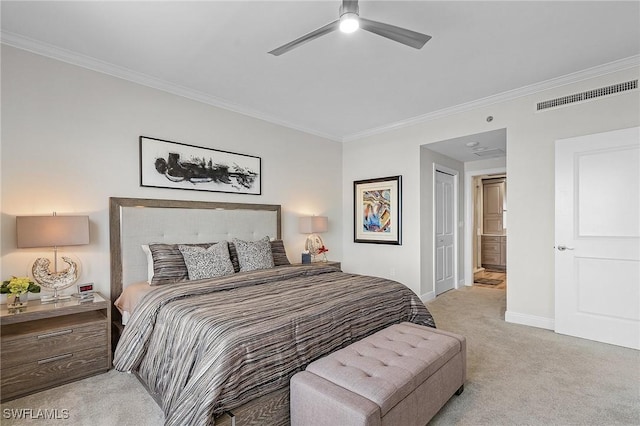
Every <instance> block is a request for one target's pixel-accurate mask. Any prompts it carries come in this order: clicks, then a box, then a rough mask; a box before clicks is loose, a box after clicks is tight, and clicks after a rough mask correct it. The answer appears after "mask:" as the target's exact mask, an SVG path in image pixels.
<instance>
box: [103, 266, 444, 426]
mask: <svg viewBox="0 0 640 426" xmlns="http://www.w3.org/2000/svg"><path fill="white" fill-rule="evenodd" d="M402 321H411V322H415V323H418V324H423V325H428V326H432V327H435V324H434V322H433V318H432V317H431V315H430V314H429V312H428V311H427V309H426V307H425V306H424V304H423V303H422V302H421V301H420V299H419V298H418V297H417V296H416V295H415V294H414V293H413V292H412V291H411V290H409V289H408V288H407V287H405V286H404V285H402V284H400V283H397V282H394V281H389V280H386V279H383V278H375V277H367V276H362V275H353V274H346V273H343V272H339V271H338V270H337V269H335V268H333V267H331V266H314V267H308V266H289V267H279V268H274V269H270V270H263V271H254V272H248V273H239V274H234V275H231V276H227V277H223V278H215V279H210V280H199V281H192V282H185V283H177V284H171V285H167V286H162V287H161V288H159V289H158V290H157V291H153V292H152V293H150V294H149V295H147V296H145V298H144V299H143V300H142V302H141V304H140V305H139V306H138V307H137V308H136V311H135V312H134V314H133V315H132V317H131V319H130V320H129V323H128V325H127V326H126V327H125V330H124V333H123V335H122V337H121V339H120V342H119V343H118V347H117V348H116V351H115V356H114V361H113V363H114V366H115V368H116V369H117V370H119V371H136V372H137V373H138V374H139V376H140V377H141V378H142V379H143V380H144V381H145V382H146V384H147V386H148V387H149V390H150V392H152V393H155V394H158V395H160V399H161V401H160V403H161V406H162V409H163V410H164V413H165V423H166V424H167V425H187V424H189V425H206V424H211V423H212V420H211V419H213V417H214V416H215V415H217V414H220V413H222V412H224V411H226V410H231V409H233V408H235V407H238V406H240V405H242V404H244V403H246V402H248V401H250V400H252V399H254V398H257V397H259V396H262V395H265V394H267V393H270V392H272V391H275V390H278V389H282V388H284V387H286V386H288V384H289V379H290V378H291V376H292V375H293V374H294V373H296V372H297V371H300V370H301V369H304V367H305V366H306V365H307V364H308V363H310V362H311V361H313V360H315V359H317V358H319V357H321V356H324V355H326V354H328V353H330V352H332V351H334V350H336V349H338V348H340V347H343V346H346V345H348V344H349V343H351V342H353V341H355V340H358V339H361V338H363V337H365V336H367V335H369V334H371V333H373V332H375V331H378V330H380V329H382V328H384V327H386V326H388V325H390V324H393V323H398V322H402Z"/></svg>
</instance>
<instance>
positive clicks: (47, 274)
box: [16, 213, 89, 302]
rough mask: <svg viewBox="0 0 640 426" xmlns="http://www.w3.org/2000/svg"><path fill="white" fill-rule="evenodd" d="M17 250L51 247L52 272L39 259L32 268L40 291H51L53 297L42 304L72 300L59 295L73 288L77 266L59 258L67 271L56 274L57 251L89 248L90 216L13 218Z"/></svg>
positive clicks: (47, 263)
mask: <svg viewBox="0 0 640 426" xmlns="http://www.w3.org/2000/svg"><path fill="white" fill-rule="evenodd" d="M16 234H17V243H18V244H17V245H18V248H33V247H53V253H54V255H53V261H54V267H53V272H51V271H50V269H49V265H50V263H51V262H50V261H49V259H47V258H43V257H40V258H38V259H36V260H35V262H34V263H33V266H32V268H31V272H32V275H33V279H34V280H35V281H36V282H37V283H38V284H39V285H40V286H41V287H43V288H45V289H48V290H53V296H45V295H42V296H41V298H40V300H41V301H42V302H56V301H58V300H63V299H69V298H70V297H71V296H68V295H60V294H58V290H63V289H65V288H67V287H69V286H71V285H73V284H74V283H75V282H76V281H77V280H78V277H79V275H80V270H79V266H78V264H77V263H76V262H74V261H73V260H72V259H71V258H69V257H66V256H62V260H63V261H64V262H65V263H66V264H67V265H69V266H68V268H66V269H64V270H62V271H58V247H64V246H78V245H85V244H89V216H58V215H56V214H55V213H54V214H53V216H18V217H16Z"/></svg>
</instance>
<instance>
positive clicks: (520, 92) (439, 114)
mask: <svg viewBox="0 0 640 426" xmlns="http://www.w3.org/2000/svg"><path fill="white" fill-rule="evenodd" d="M638 66H640V55H635V56H630V57H628V58H624V59H620V60H617V61H613V62H609V63H606V64H603V65H598V66H595V67H592V68H587V69H585V70H582V71H577V72H574V73H571V74H567V75H563V76H560V77H556V78H552V79H550V80H545V81H542V82H539V83H534V84H531V85H529V86H524V87H520V88H518V89H514V90H509V91H507V92H502V93H498V94H496V95H492V96H488V97H486V98H481V99H476V100H475V101H471V102H466V103H464V104H459V105H455V106H452V107H449V108H443V109H441V110H438V111H434V112H430V113H427V114H423V115H419V116H417V117H413V118H409V119H407V120H402V121H397V122H394V123H390V124H386V125H384V126H380V127H375V128H372V129H368V130H365V131H362V132H358V133H353V134H351V135H347V136H344V137H343V138H342V142H351V141H355V140H358V139H362V138H366V137H369V136H375V135H379V134H382V133H387V132H391V131H393V130H398V129H402V128H404V127H409V126H414V125H417V124H420V123H425V122H427V121H432V120H436V119H438V118H443V117H446V116H449V115H454V114H460V113H462V112H466V111H470V110H473V109H476V108H481V107H485V106H489V105H493V104H497V103H500V102H506V101H511V100H513V99H517V98H521V97H523V96H529V95H533V94H535V93H539V92H543V91H545V90H549V89H555V88H558V87H561V86H566V85H568V84H572V83H577V82H580V81H584V80H588V79H591V78H595V77H600V76H603V75H607V74H611V73H614V72H617V71H623V70H626V69H629V68H633V67H638Z"/></svg>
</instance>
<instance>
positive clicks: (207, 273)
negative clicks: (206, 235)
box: [178, 241, 235, 280]
mask: <svg viewBox="0 0 640 426" xmlns="http://www.w3.org/2000/svg"><path fill="white" fill-rule="evenodd" d="M178 249H179V250H180V253H182V257H183V258H184V263H185V265H187V272H188V273H189V279H190V280H201V279H204V278H213V277H221V276H224V275H231V274H233V273H234V272H235V271H234V270H233V264H232V263H231V259H230V258H229V247H228V246H227V242H226V241H221V242H219V243H217V244H213V245H212V246H210V247H209V248H202V247H194V246H187V245H182V244H181V245H178Z"/></svg>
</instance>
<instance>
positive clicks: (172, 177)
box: [140, 136, 262, 195]
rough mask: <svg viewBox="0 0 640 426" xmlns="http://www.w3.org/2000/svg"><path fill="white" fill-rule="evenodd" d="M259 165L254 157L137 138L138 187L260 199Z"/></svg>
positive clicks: (142, 137)
mask: <svg viewBox="0 0 640 426" xmlns="http://www.w3.org/2000/svg"><path fill="white" fill-rule="evenodd" d="M261 165H262V164H261V159H260V157H255V156H253V155H246V154H238V153H235V152H228V151H221V150H219V149H212V148H205V147H201V146H194V145H187V144H184V143H178V142H171V141H165V140H162V139H156V138H149V137H146V136H140V186H149V187H154V188H172V189H191V190H196V191H213V192H231V193H234V194H252V195H260V194H261V193H262V185H261V184H262V182H261V178H262V176H261V174H262V170H261Z"/></svg>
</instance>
